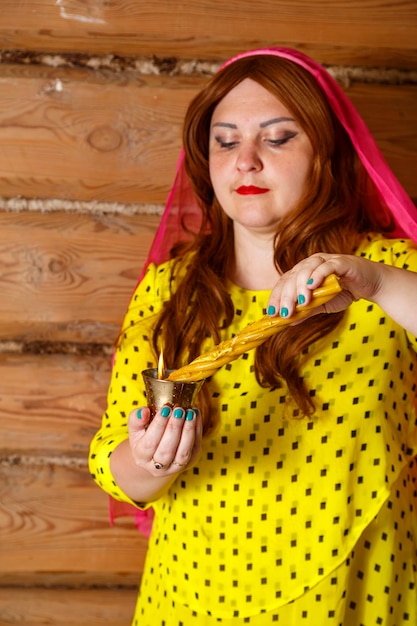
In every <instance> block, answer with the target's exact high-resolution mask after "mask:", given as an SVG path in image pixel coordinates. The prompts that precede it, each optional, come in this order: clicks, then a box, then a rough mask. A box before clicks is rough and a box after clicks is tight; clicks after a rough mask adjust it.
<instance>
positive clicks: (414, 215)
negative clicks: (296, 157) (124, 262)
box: [110, 47, 417, 536]
mask: <svg viewBox="0 0 417 626" xmlns="http://www.w3.org/2000/svg"><path fill="white" fill-rule="evenodd" d="M256 55H273V56H278V57H283V58H286V59H289V60H290V61H293V62H294V63H297V64H298V65H301V66H302V67H303V68H304V69H306V70H307V71H308V72H309V73H310V74H311V75H312V76H314V78H315V79H316V81H317V83H318V85H319V86H320V87H321V89H322V91H323V92H324V94H325V95H326V98H327V100H328V102H329V104H330V106H331V107H332V109H333V111H334V113H335V115H336V117H337V118H338V119H339V121H340V122H341V124H342V125H343V126H344V128H345V130H346V131H347V133H348V135H349V136H350V139H351V141H352V143H353V145H354V147H355V149H356V151H357V153H358V156H359V158H360V160H361V162H362V164H363V166H364V168H365V169H366V170H367V172H368V174H369V176H370V178H371V180H372V181H373V183H374V185H375V188H376V190H377V192H378V193H379V195H380V197H381V199H382V200H383V203H384V204H385V205H386V206H387V207H388V209H389V211H390V213H391V215H392V216H393V218H394V220H395V224H396V228H395V231H394V232H393V233H392V237H406V238H410V239H413V240H414V241H416V242H417V207H416V206H415V205H414V203H413V202H412V200H411V198H410V197H409V196H408V194H407V193H406V191H405V190H404V188H403V187H402V186H401V184H400V182H399V181H398V179H397V178H396V177H395V176H394V174H393V173H392V171H391V170H390V168H389V167H388V164H387V163H386V161H385V159H384V157H383V156H382V154H381V152H380V150H379V148H378V146H377V144H376V142H375V140H374V139H373V137H372V135H371V133H370V132H369V130H368V128H367V126H366V124H365V122H364V121H363V120H362V118H361V117H360V115H359V113H358V112H357V111H356V109H355V107H354V106H353V104H352V103H351V102H350V100H349V98H348V97H347V96H346V95H345V93H344V92H343V90H342V88H341V87H340V86H339V85H338V84H337V82H336V81H335V80H334V79H333V78H332V77H331V76H330V74H329V73H328V72H327V71H326V70H325V69H324V68H323V67H322V66H321V65H319V64H318V63H316V62H315V61H313V60H312V59H310V58H309V57H307V56H306V55H305V54H303V53H302V52H299V51H297V50H292V49H290V48H282V47H273V48H260V49H257V50H249V51H248V52H243V53H241V54H238V55H237V56H235V57H232V58H231V59H229V60H228V61H226V63H224V64H223V65H222V67H221V68H220V70H219V71H221V70H222V69H223V68H224V67H227V66H228V65H230V64H231V63H234V62H235V61H237V60H238V59H242V58H245V57H251V56H256ZM371 210H375V209H374V207H372V208H371ZM184 218H185V222H186V224H187V226H188V227H191V228H193V227H196V226H198V224H199V218H200V209H199V206H198V202H197V199H196V198H195V195H194V193H193V191H192V187H191V182H190V180H189V178H188V175H187V173H186V171H185V165H184V151H183V150H181V153H180V156H179V159H178V163H177V170H176V174H175V179H174V183H173V186H172V188H171V191H170V193H169V195H168V198H167V202H166V206H165V210H164V213H163V215H162V218H161V222H160V225H159V227H158V230H157V232H156V235H155V238H154V240H153V242H152V245H151V248H150V250H149V253H148V257H147V259H146V262H145V265H144V268H143V270H142V274H141V276H142V275H143V273H144V271H145V270H146V268H147V266H148V265H149V264H150V263H155V264H157V265H158V264H159V263H162V262H164V261H166V260H168V258H169V254H170V250H171V248H172V246H173V245H174V244H175V243H178V242H179V241H183V240H186V239H187V235H186V233H185V231H184V229H183V227H182V220H183V219H184ZM128 514H133V515H134V516H135V523H136V526H137V527H138V529H139V530H140V531H141V532H143V533H144V534H145V535H146V536H148V535H149V533H150V530H151V526H152V519H153V510H152V509H148V510H147V511H139V510H138V509H135V508H134V507H133V506H131V505H129V504H126V503H121V502H117V501H115V500H113V499H112V498H111V499H110V519H111V521H112V522H113V520H114V518H115V517H119V516H122V515H128Z"/></svg>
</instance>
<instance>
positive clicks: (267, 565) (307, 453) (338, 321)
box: [90, 48, 417, 626]
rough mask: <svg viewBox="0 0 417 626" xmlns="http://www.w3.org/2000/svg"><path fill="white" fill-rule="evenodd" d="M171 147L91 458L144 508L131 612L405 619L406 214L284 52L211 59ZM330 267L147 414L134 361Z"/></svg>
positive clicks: (340, 119)
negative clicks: (273, 330)
mask: <svg viewBox="0 0 417 626" xmlns="http://www.w3.org/2000/svg"><path fill="white" fill-rule="evenodd" d="M184 152H185V155H182V156H181V158H180V162H179V168H178V174H177V178H176V182H175V184H174V188H173V191H172V193H171V195H170V198H169V201H168V205H167V210H166V213H165V216H164V218H163V222H162V225H161V227H160V229H159V232H158V234H157V237H156V240H155V243H154V245H153V248H152V250H151V253H150V257H149V259H148V267H147V271H146V274H145V275H144V277H143V279H142V280H141V282H140V284H139V285H138V287H137V289H136V291H135V294H134V297H133V299H132V302H131V305H130V307H129V311H128V313H127V316H126V319H125V322H124V330H123V333H122V336H121V338H120V342H119V345H118V349H117V354H116V360H115V367H114V372H113V377H112V381H111V385H110V390H109V401H108V409H107V411H106V413H105V415H104V418H103V425H102V428H101V429H100V431H99V432H98V433H97V435H96V437H95V439H94V441H93V443H92V450H91V458H90V468H91V471H92V474H93V476H94V478H95V480H96V481H97V482H98V484H99V485H100V486H101V487H102V488H103V489H105V490H106V491H107V492H108V493H109V494H110V495H112V496H113V497H114V498H115V499H117V500H120V501H122V502H127V503H130V504H131V505H133V506H135V507H137V509H139V510H140V509H143V510H144V509H148V508H149V507H151V506H152V507H153V509H154V510H155V520H154V524H153V528H152V534H151V537H150V541H149V550H148V556H147V561H146V566H145V571H144V574H143V579H142V584H141V591H140V594H139V599H138V604H137V608H136V613H135V617H134V621H133V624H135V625H140V626H150V625H152V626H162V625H164V624H166V625H168V624H169V626H180V625H188V624H198V625H199V626H200V625H202V626H211V625H212V624H217V623H223V624H233V625H235V624H236V625H239V624H256V626H264V625H266V624H268V625H269V624H273V623H276V622H279V623H282V624H285V625H289V624H297V625H298V624H302V623H312V622H313V621H314V622H316V623H318V624H320V625H322V624H332V625H333V624H334V625H336V624H337V625H339V624H343V625H346V626H347V625H349V626H359V625H364V626H368V625H371V624H372V625H373V624H384V625H386V624H389V625H391V626H394V625H397V624H403V623H407V622H410V623H416V619H417V612H416V604H417V602H416V592H415V581H416V538H415V533H416V511H415V500H416V494H415V487H414V486H413V481H414V480H415V478H416V465H415V461H414V456H415V454H416V448H417V441H416V437H417V435H416V368H417V355H416V346H417V340H416V335H417V316H416V315H415V310H416V309H417V273H416V271H417V249H416V246H415V244H414V243H413V242H412V240H411V237H412V235H416V232H417V230H416V224H417V211H416V209H415V207H414V205H413V204H412V203H411V201H410V200H409V198H408V197H407V196H406V194H405V192H404V191H403V189H402V188H401V186H400V185H399V183H398V182H397V181H396V179H395V178H394V177H393V175H392V173H391V172H390V171H389V169H388V167H387V166H386V164H385V162H384V161H383V159H382V157H381V155H380V154H379V151H378V150H377V148H376V146H375V144H374V142H373V141H372V139H371V137H370V135H369V132H368V131H367V129H366V128H365V126H364V125H363V122H362V121H361V120H360V118H359V116H358V115H357V113H356V112H355V110H354V109H353V107H352V105H351V104H350V103H349V101H348V100H347V99H346V97H345V96H344V95H343V93H342V92H341V90H340V89H339V88H338V86H337V85H336V83H334V81H333V80H332V79H331V78H330V77H329V76H328V75H327V73H326V72H325V71H324V70H323V68H321V67H320V66H318V65H317V64H315V63H314V62H313V61H311V60H310V59H308V58H307V57H305V56H304V55H301V54H300V53H298V52H296V51H291V50H288V49H283V48H275V49H267V50H255V51H251V52H248V53H245V54H243V55H239V57H237V58H235V59H232V60H231V61H229V62H228V63H226V64H225V66H224V67H223V68H222V69H221V70H220V72H219V73H218V74H217V75H216V76H215V77H214V78H213V79H212V80H211V81H210V82H209V84H208V85H207V87H206V88H205V89H203V90H202V92H201V93H200V94H198V95H197V96H196V98H195V99H194V100H193V102H192V103H191V105H190V107H189V109H188V111H187V114H186V118H185V124H184ZM176 229H177V230H176ZM193 233H195V234H193ZM167 242H169V243H170V244H171V243H173V244H175V246H174V249H173V252H172V254H173V259H172V260H168V261H167V260H166V259H167V256H168V251H169V248H170V246H168V245H167ZM331 273H336V274H337V275H338V276H339V278H340V283H341V285H342V287H343V289H342V292H341V294H340V295H338V296H336V297H335V298H334V299H333V300H332V301H331V302H330V303H328V304H327V305H326V307H322V308H320V310H315V311H314V313H315V314H314V315H312V316H311V317H309V318H308V320H307V321H305V322H303V323H297V324H293V325H291V324H289V325H288V326H286V328H285V329H284V330H282V331H281V332H280V333H277V335H276V336H274V337H272V338H270V339H269V340H267V341H266V342H265V343H264V344H263V345H262V346H260V347H259V348H257V349H256V350H252V351H249V352H248V353H246V354H245V355H242V357H240V358H238V359H237V360H236V361H234V362H233V363H230V364H229V365H228V366H225V367H224V368H222V369H221V370H219V371H218V372H217V373H216V374H215V375H213V376H212V377H211V379H209V380H207V381H206V382H205V384H204V385H203V387H202V391H201V392H200V395H199V397H198V401H197V404H198V409H187V410H184V409H183V408H181V407H176V408H175V409H174V410H173V411H172V410H171V409H170V408H169V407H164V408H163V409H162V410H161V411H159V412H158V413H157V415H156V416H155V418H154V419H153V420H152V421H151V422H150V414H149V409H148V408H147V407H144V406H142V405H143V404H144V400H143V398H144V396H143V389H142V386H141V384H140V378H141V376H140V374H141V371H142V370H143V369H146V368H147V367H155V365H156V360H157V356H158V354H159V352H160V350H161V349H163V352H164V356H165V361H166V364H167V366H168V367H170V368H177V367H179V366H181V365H183V364H185V363H187V362H189V361H191V360H192V359H193V358H195V357H196V356H197V355H199V354H200V353H202V352H205V351H207V350H208V349H209V348H210V347H211V346H213V345H214V344H216V343H218V342H219V341H222V340H224V339H226V338H229V337H231V336H233V335H234V334H235V333H237V332H238V331H239V330H240V329H241V328H243V327H245V326H246V325H247V324H248V323H250V322H251V321H253V320H255V319H257V318H259V317H261V316H262V315H263V314H264V313H265V312H267V313H268V314H269V315H281V316H282V317H287V318H289V319H291V316H292V314H293V312H294V308H295V305H296V304H297V303H298V304H300V305H301V306H303V305H307V304H308V303H309V302H310V300H311V293H312V290H313V289H314V288H315V287H317V286H318V285H320V284H321V282H322V281H323V279H324V278H325V277H326V276H327V275H329V274H331ZM413 507H414V508H413Z"/></svg>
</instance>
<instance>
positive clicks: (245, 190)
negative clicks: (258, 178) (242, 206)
mask: <svg viewBox="0 0 417 626" xmlns="http://www.w3.org/2000/svg"><path fill="white" fill-rule="evenodd" d="M267 191H269V189H265V187H255V186H254V185H249V187H246V186H244V185H242V186H241V187H238V189H236V192H237V193H238V194H239V195H241V196H250V195H253V194H258V193H267Z"/></svg>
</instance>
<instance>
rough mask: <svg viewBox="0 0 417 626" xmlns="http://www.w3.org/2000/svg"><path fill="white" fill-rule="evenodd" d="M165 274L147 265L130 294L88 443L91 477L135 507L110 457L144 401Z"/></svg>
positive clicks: (116, 497)
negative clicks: (98, 420) (101, 410)
mask: <svg viewBox="0 0 417 626" xmlns="http://www.w3.org/2000/svg"><path fill="white" fill-rule="evenodd" d="M166 274H167V268H166V267H163V266H161V267H155V265H150V266H149V268H148V270H147V272H146V274H145V276H144V278H143V280H142V281H141V283H140V284H139V285H138V286H137V288H136V290H135V292H134V294H133V296H132V299H131V301H130V304H129V308H128V311H127V313H126V316H125V318H124V321H123V324H122V327H121V329H120V336H119V341H118V345H117V348H116V351H115V354H114V357H113V367H112V373H111V380H110V385H109V389H108V395H107V409H106V411H105V413H104V415H103V418H102V424H101V428H100V429H99V430H98V432H97V433H96V435H95V436H94V438H93V440H92V442H91V446H90V456H89V468H90V472H91V475H92V477H93V479H94V480H95V481H96V483H97V484H98V485H99V486H100V487H101V488H102V489H103V490H104V491H106V492H107V493H108V494H109V495H111V496H112V497H113V498H115V499H116V500H119V501H122V502H127V503H129V504H133V505H135V506H139V505H138V503H135V502H133V501H132V500H131V499H130V498H129V497H128V496H127V495H126V494H125V493H124V492H123V491H122V490H121V489H120V488H119V486H118V485H117V484H116V481H115V480H114V478H113V476H112V473H111V470H110V457H111V454H112V452H113V450H114V449H115V448H116V447H117V446H118V445H119V444H120V443H121V442H122V441H124V440H126V439H128V427H127V422H128V417H129V414H130V413H131V411H132V410H134V408H135V407H139V406H142V405H144V404H145V393H144V386H143V382H142V375H141V372H142V370H144V369H147V368H149V367H155V366H156V357H155V355H154V354H153V350H152V345H151V341H152V328H153V325H154V323H155V320H156V317H157V314H158V313H159V311H160V309H161V306H162V304H163V301H164V299H165V297H166V288H165V287H164V283H166V282H167V281H165V280H164V279H165V277H166ZM140 508H146V507H142V506H141V507H140Z"/></svg>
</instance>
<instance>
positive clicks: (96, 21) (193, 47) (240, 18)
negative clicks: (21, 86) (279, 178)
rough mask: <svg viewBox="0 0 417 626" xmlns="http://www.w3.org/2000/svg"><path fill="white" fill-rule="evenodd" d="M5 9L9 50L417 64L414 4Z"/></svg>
mask: <svg viewBox="0 0 417 626" xmlns="http://www.w3.org/2000/svg"><path fill="white" fill-rule="evenodd" d="M1 8H2V20H1V25H0V46H1V48H23V49H32V50H43V51H54V52H63V51H64V52H75V51H77V52H85V53H89V54H91V53H116V54H145V55H154V54H156V55H160V56H164V55H165V56H167V55H173V56H178V55H180V56H184V57H189V58H192V57H194V56H196V55H197V56H199V57H207V56H209V57H216V58H227V57H228V56H230V55H231V54H232V53H235V52H238V51H241V50H245V49H248V48H252V47H259V46H264V45H276V44H281V45H293V46H294V45H295V46H302V47H304V48H305V49H306V50H307V51H309V52H312V51H314V52H315V53H316V54H317V55H318V56H319V57H320V58H319V59H318V60H321V61H330V62H334V61H335V60H336V58H337V59H339V61H340V62H345V63H352V62H358V61H359V62H361V63H362V62H365V63H367V64H369V65H378V64H379V65H389V64H391V65H392V66H394V67H395V66H398V64H402V65H404V66H406V65H414V67H415V63H416V58H415V52H416V41H417V9H416V3H415V2H414V1H413V0H403V1H400V0H396V1H395V2H390V3H387V2H383V0H357V1H354V2H348V1H346V2H337V1H336V0H330V1H329V0H316V1H315V2H310V1H309V0H295V1H294V0H282V1H280V2H276V1H275V0H258V1H257V2H256V3H253V2H248V1H244V2H229V3H224V2H222V1H220V0H204V1H198V2H197V1H195V0H188V1H186V2H181V3H174V2H172V0H160V1H159V2H157V3H142V2H136V1H135V0H114V1H113V2H97V0H59V2H56V1H54V0H31V2H30V3H24V7H23V6H22V2H15V1H13V0H3V1H2V7H1Z"/></svg>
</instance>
